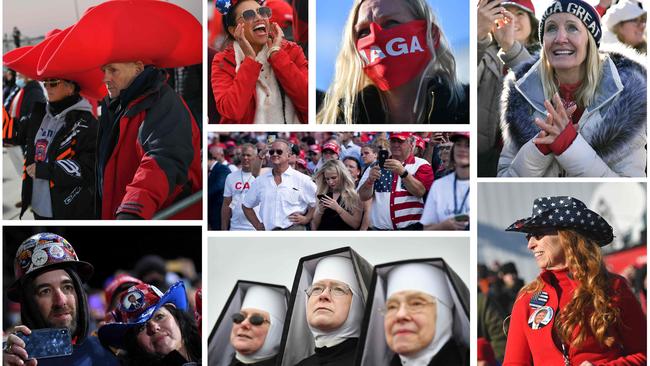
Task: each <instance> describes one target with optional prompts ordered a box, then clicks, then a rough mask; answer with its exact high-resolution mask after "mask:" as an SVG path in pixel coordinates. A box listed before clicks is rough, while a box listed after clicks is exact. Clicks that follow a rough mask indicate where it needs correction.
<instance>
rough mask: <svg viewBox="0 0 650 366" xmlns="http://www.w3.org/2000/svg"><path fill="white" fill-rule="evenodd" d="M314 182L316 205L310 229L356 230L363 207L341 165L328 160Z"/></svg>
mask: <svg viewBox="0 0 650 366" xmlns="http://www.w3.org/2000/svg"><path fill="white" fill-rule="evenodd" d="M314 179H315V181H316V194H317V197H318V206H317V207H316V211H315V212H314V217H313V219H312V222H311V227H312V230H357V229H359V226H360V224H361V216H362V213H363V206H362V205H361V200H360V199H359V195H358V194H357V192H356V190H355V185H354V180H353V179H352V176H351V175H350V172H349V171H348V170H347V168H346V167H345V165H343V163H342V162H341V161H340V160H328V161H326V162H325V164H323V167H322V168H321V169H320V170H319V171H318V173H317V174H316V177H315V178H314Z"/></svg>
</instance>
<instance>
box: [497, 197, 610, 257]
mask: <svg viewBox="0 0 650 366" xmlns="http://www.w3.org/2000/svg"><path fill="white" fill-rule="evenodd" d="M544 228H557V229H569V230H575V231H577V232H579V233H580V234H582V235H584V236H586V237H588V238H590V239H592V240H594V241H595V242H596V243H598V245H600V246H601V247H602V246H604V245H607V244H609V243H611V242H612V240H613V239H614V235H613V229H612V227H611V226H610V225H609V224H608V223H607V221H606V220H605V219H604V218H603V217H602V216H600V215H599V214H597V213H595V212H594V211H592V210H590V209H588V208H587V206H585V204H584V203H583V202H582V201H580V200H579V199H577V198H573V197H569V196H556V197H540V198H537V199H535V201H534V202H533V215H532V216H530V217H527V218H524V219H520V220H517V221H515V222H514V223H513V224H512V225H510V226H509V227H508V228H507V229H506V231H519V232H523V233H532V234H534V233H536V232H539V231H541V230H542V229H544Z"/></svg>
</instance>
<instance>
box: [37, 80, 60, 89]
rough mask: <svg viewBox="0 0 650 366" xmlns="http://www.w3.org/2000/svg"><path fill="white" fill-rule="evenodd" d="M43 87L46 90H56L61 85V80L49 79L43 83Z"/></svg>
mask: <svg viewBox="0 0 650 366" xmlns="http://www.w3.org/2000/svg"><path fill="white" fill-rule="evenodd" d="M42 83H43V86H44V87H46V88H56V87H57V86H59V84H60V83H61V80H60V79H47V80H43V81H42Z"/></svg>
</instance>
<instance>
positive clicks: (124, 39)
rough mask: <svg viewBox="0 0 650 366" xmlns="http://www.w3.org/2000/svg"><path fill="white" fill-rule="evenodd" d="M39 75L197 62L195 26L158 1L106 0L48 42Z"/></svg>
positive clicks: (198, 40)
mask: <svg viewBox="0 0 650 366" xmlns="http://www.w3.org/2000/svg"><path fill="white" fill-rule="evenodd" d="M43 56H44V57H41V59H40V61H39V63H38V74H39V75H53V74H57V73H61V72H78V71H85V70H90V69H95V68H100V67H101V66H102V65H106V64H108V63H113V62H129V61H143V62H144V63H145V64H153V65H156V66H158V67H161V68H167V67H179V66H187V65H193V64H198V63H201V61H202V32H201V24H200V23H199V21H198V20H197V19H196V18H195V17H194V16H193V15H192V14H190V13H189V12H188V11H186V10H185V9H183V8H181V7H179V6H177V5H174V4H170V3H168V2H164V1H159V0H110V1H106V2H104V3H102V4H99V5H97V6H95V7H91V8H89V9H88V10H87V11H86V12H85V13H84V15H83V16H82V17H81V19H79V21H78V22H77V23H76V24H75V25H73V26H72V28H71V29H70V32H69V33H68V34H66V36H65V37H62V38H61V39H60V41H58V42H51V43H50V44H49V45H47V47H46V48H45V50H44V55H43Z"/></svg>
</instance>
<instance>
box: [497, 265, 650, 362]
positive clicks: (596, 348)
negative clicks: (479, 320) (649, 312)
mask: <svg viewBox="0 0 650 366" xmlns="http://www.w3.org/2000/svg"><path fill="white" fill-rule="evenodd" d="M610 276H611V286H612V287H611V290H610V291H609V296H608V297H609V299H610V300H611V301H612V304H613V305H614V306H615V307H617V308H618V309H619V310H620V326H619V327H617V328H616V329H611V330H610V332H611V334H612V335H614V336H615V337H616V339H617V340H618V344H616V345H615V346H614V347H612V348H606V347H604V346H601V345H600V344H599V343H598V342H597V341H596V339H595V338H593V336H590V337H588V338H587V340H586V341H585V342H584V343H583V344H582V345H581V346H579V347H570V346H568V345H565V346H566V347H567V350H568V354H569V359H570V361H571V365H572V366H579V365H580V364H581V363H582V362H584V361H589V362H591V363H593V364H594V365H599V366H600V365H608V366H626V365H645V364H646V338H647V334H646V319H645V316H644V315H643V311H642V310H641V305H640V304H639V302H638V300H637V299H636V297H635V296H634V294H633V293H632V291H630V289H629V287H628V286H627V284H626V283H625V279H623V277H621V276H618V275H615V274H610ZM540 278H541V280H542V282H543V283H544V288H543V291H545V292H546V293H548V300H547V302H546V304H545V306H549V307H551V308H552V309H554V311H555V312H556V311H557V309H560V311H562V309H563V308H564V306H566V304H568V303H569V301H570V300H571V298H572V297H573V292H574V290H575V288H576V286H577V282H575V281H573V280H572V279H570V278H569V277H568V273H567V271H566V270H564V271H544V272H542V274H541V275H540ZM532 296H533V294H532V293H528V294H525V295H523V296H521V297H520V298H519V299H517V301H516V302H515V305H514V307H513V309H512V316H511V318H510V328H509V330H508V342H507V344H506V355H505V360H504V362H503V366H520V365H533V364H534V365H564V358H563V355H562V350H561V348H560V347H561V346H560V342H559V340H558V341H557V345H556V343H555V341H554V339H559V337H557V336H556V335H555V334H554V333H555V332H554V331H553V327H554V326H553V324H554V321H555V319H557V316H558V314H557V313H556V314H553V318H552V319H551V320H550V322H549V323H548V324H547V325H546V326H544V327H542V328H541V329H537V330H533V329H532V328H531V327H530V326H529V325H528V319H529V318H530V316H531V314H532V313H533V312H534V311H535V309H533V308H532V307H531V306H530V300H531V298H532ZM577 332H578V329H576V331H575V332H574V335H577Z"/></svg>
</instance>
